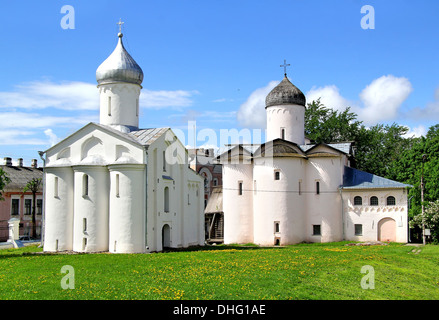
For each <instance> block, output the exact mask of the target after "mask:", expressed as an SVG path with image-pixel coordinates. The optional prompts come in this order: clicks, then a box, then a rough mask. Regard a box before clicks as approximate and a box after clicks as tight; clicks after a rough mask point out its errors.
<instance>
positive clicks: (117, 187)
mask: <svg viewBox="0 0 439 320" xmlns="http://www.w3.org/2000/svg"><path fill="white" fill-rule="evenodd" d="M116 197H117V198H119V174H118V173H117V174H116Z"/></svg>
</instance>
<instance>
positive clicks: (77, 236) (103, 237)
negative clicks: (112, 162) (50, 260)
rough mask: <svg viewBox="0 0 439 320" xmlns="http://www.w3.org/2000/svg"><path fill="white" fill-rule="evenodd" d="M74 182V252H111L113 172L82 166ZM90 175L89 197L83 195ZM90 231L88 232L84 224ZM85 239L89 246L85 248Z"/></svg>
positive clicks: (75, 168) (103, 168) (76, 168)
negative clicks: (109, 241) (109, 204)
mask: <svg viewBox="0 0 439 320" xmlns="http://www.w3.org/2000/svg"><path fill="white" fill-rule="evenodd" d="M73 169H74V171H75V174H74V175H75V182H74V186H75V187H74V219H73V250H74V251H77V252H97V251H108V227H109V226H108V209H109V208H108V203H109V199H108V195H109V190H110V186H109V172H108V169H107V168H106V167H99V166H80V167H79V166H78V167H74V168H73ZM84 174H87V175H88V176H89V178H88V195H83V176H84ZM84 218H85V219H87V220H86V221H87V222H86V225H87V227H86V231H84V220H83V219H84ZM84 239H87V244H86V246H85V247H84Z"/></svg>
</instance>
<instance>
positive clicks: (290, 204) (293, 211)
mask: <svg viewBox="0 0 439 320" xmlns="http://www.w3.org/2000/svg"><path fill="white" fill-rule="evenodd" d="M259 160H260V159H259ZM259 160H258V159H255V165H254V171H253V179H254V181H253V183H254V182H255V181H256V190H255V191H254V193H253V210H254V242H255V243H256V244H260V245H274V244H275V240H276V239H279V244H280V245H288V244H294V243H299V242H301V241H303V240H304V220H305V216H306V211H305V200H306V196H305V195H304V194H303V193H302V194H299V181H303V180H304V179H305V177H304V173H305V163H306V160H303V159H300V158H294V157H288V158H286V157H277V158H274V159H273V165H272V166H271V165H266V164H264V161H262V160H261V161H259ZM275 171H279V172H280V179H279V180H275ZM275 222H279V232H275Z"/></svg>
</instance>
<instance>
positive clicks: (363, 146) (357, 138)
mask: <svg viewBox="0 0 439 320" xmlns="http://www.w3.org/2000/svg"><path fill="white" fill-rule="evenodd" d="M357 117H358V116H357V115H356V114H355V113H354V112H351V110H350V108H346V109H345V110H344V111H342V112H341V111H337V110H332V109H329V108H326V107H325V106H324V105H323V104H322V103H321V102H320V99H318V100H316V101H313V102H311V103H308V107H307V108H306V111H305V135H306V136H307V137H308V138H309V139H311V140H313V141H314V142H315V143H321V142H323V143H333V142H347V141H350V142H353V143H354V147H355V154H354V158H353V159H351V160H353V161H352V166H354V167H356V168H357V169H360V170H363V171H366V172H369V173H372V174H375V175H378V176H382V177H385V178H389V179H392V175H391V168H392V162H393V161H394V160H396V159H398V157H399V156H400V155H401V154H402V153H404V152H405V151H406V150H408V149H410V148H411V146H412V145H413V142H414V140H413V139H412V138H405V137H404V135H405V134H406V133H407V131H408V128H407V127H404V126H400V125H398V124H396V123H393V124H392V125H382V124H377V125H375V126H372V127H370V128H367V127H365V126H364V125H363V124H362V122H361V121H359V120H357Z"/></svg>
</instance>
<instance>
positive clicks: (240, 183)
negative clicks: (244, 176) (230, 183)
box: [238, 181, 242, 196]
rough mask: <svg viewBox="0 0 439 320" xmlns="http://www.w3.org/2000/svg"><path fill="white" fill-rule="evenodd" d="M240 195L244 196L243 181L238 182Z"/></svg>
mask: <svg viewBox="0 0 439 320" xmlns="http://www.w3.org/2000/svg"><path fill="white" fill-rule="evenodd" d="M238 195H240V196H242V181H239V182H238Z"/></svg>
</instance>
